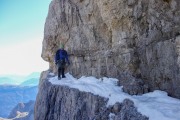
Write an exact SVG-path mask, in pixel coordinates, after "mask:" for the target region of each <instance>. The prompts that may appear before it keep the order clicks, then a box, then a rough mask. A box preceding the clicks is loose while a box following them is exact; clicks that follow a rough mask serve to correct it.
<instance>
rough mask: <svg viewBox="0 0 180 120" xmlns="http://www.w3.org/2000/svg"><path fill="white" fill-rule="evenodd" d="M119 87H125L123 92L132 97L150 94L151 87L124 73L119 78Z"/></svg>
mask: <svg viewBox="0 0 180 120" xmlns="http://www.w3.org/2000/svg"><path fill="white" fill-rule="evenodd" d="M119 79H120V81H119V85H120V86H123V91H124V92H126V93H129V94H130V95H141V94H144V93H147V92H149V87H148V85H147V84H145V83H144V82H143V80H142V79H138V78H135V77H133V76H132V75H131V74H129V73H123V74H121V76H120V77H119Z"/></svg>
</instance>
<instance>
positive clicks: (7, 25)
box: [0, 0, 51, 75]
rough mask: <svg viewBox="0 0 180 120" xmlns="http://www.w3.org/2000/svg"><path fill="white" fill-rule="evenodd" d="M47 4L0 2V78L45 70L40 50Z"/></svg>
mask: <svg viewBox="0 0 180 120" xmlns="http://www.w3.org/2000/svg"><path fill="white" fill-rule="evenodd" d="M50 1H51V0H38V1H37V0H26V1H23V0H1V1H0V18H1V19H0V26H1V27H0V33H1V34H0V56H1V57H0V75H6V74H7V75H9V74H10V75H28V74H31V73H32V72H41V71H43V70H46V69H48V63H47V62H45V61H43V60H42V58H41V50H42V41H43V34H44V33H43V31H44V24H45V19H46V16H47V14H48V8H49V3H50Z"/></svg>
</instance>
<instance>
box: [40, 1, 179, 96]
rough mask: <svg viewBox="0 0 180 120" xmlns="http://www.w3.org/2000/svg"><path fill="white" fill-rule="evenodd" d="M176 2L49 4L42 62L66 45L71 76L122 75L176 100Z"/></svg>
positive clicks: (177, 50)
mask: <svg viewBox="0 0 180 120" xmlns="http://www.w3.org/2000/svg"><path fill="white" fill-rule="evenodd" d="M179 6H180V1H179V0H53V1H52V2H51V4H50V6H49V13H48V16H47V19H46V23H45V29H44V40H43V50H42V57H43V59H44V60H46V61H48V62H49V64H50V69H51V70H53V71H54V72H55V71H56V68H55V64H54V55H55V52H56V50H57V49H58V46H59V44H60V43H65V49H67V51H68V53H69V55H70V61H71V65H70V67H69V68H68V71H69V72H70V73H71V74H73V75H74V76H78V77H80V76H82V75H88V76H89V75H93V76H96V77H102V76H108V77H116V78H118V77H119V76H120V74H122V73H123V72H130V73H131V74H132V75H133V76H135V77H136V76H140V79H142V80H143V82H144V83H145V84H147V85H148V86H149V88H150V90H151V91H153V90H155V89H160V90H164V91H167V92H168V93H169V95H171V96H174V97H178V98H180V79H179V78H180V70H179V68H180V67H179V66H180V62H179V54H180V51H179V44H176V43H179V41H180V38H179V37H178V35H180V32H179V31H180V7H179Z"/></svg>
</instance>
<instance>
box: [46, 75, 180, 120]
mask: <svg viewBox="0 0 180 120" xmlns="http://www.w3.org/2000/svg"><path fill="white" fill-rule="evenodd" d="M49 81H50V82H51V83H52V84H54V85H63V86H69V87H71V88H76V89H79V90H80V91H85V92H91V93H93V94H95V95H100V96H102V97H106V98H109V101H108V104H107V106H109V105H114V104H115V103H116V102H123V100H124V99H126V98H128V99H130V100H132V101H133V102H134V104H135V106H136V107H137V109H138V111H139V112H140V113H142V114H143V115H146V116H147V117H149V120H160V119H161V120H180V100H179V99H175V98H172V97H169V96H168V95H167V93H166V92H163V91H160V90H155V91H154V92H150V93H146V94H143V95H133V96H131V95H129V94H127V93H124V92H123V91H122V86H121V87H120V86H117V81H118V80H117V79H115V78H106V77H103V78H100V79H97V78H95V77H85V76H82V77H81V78H79V79H76V78H74V77H73V76H72V75H70V74H69V73H67V74H66V78H63V79H61V80H58V78H57V76H55V77H51V78H50V79H49Z"/></svg>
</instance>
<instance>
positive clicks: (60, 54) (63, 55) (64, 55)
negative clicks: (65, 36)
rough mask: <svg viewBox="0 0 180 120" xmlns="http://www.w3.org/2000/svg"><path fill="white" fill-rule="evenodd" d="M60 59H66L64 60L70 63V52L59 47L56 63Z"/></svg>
mask: <svg viewBox="0 0 180 120" xmlns="http://www.w3.org/2000/svg"><path fill="white" fill-rule="evenodd" d="M59 60H64V61H66V62H67V63H68V64H70V62H69V59H68V54H67V52H66V50H63V49H59V50H58V51H57V52H56V55H55V63H57V62H58V61H59Z"/></svg>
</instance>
